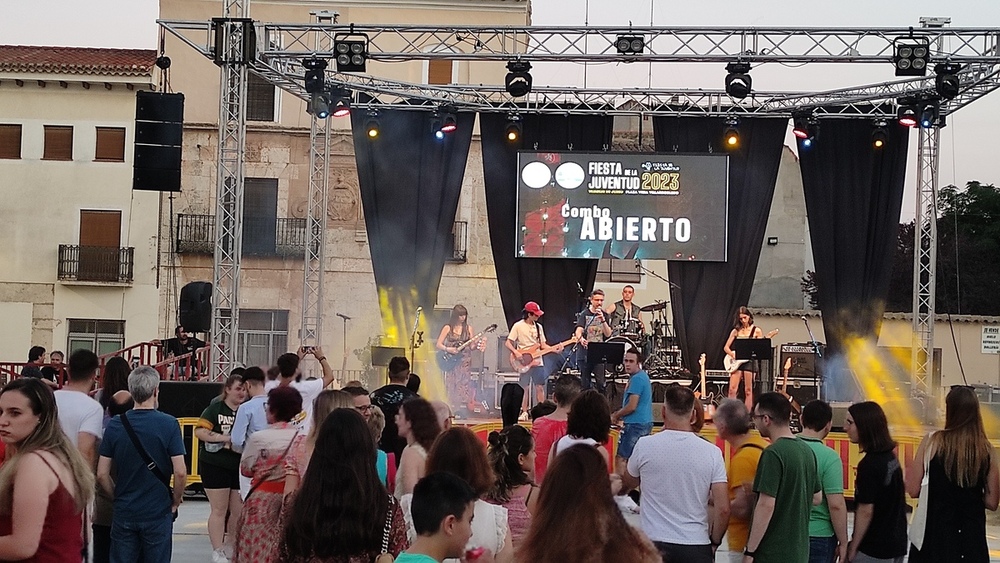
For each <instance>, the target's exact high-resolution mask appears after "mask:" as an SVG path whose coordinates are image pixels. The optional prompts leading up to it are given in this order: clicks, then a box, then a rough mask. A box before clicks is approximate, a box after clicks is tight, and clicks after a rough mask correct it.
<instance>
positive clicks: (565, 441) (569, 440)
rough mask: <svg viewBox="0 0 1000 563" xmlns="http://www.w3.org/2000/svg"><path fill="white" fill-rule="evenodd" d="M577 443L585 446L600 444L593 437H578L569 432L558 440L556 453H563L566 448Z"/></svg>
mask: <svg viewBox="0 0 1000 563" xmlns="http://www.w3.org/2000/svg"><path fill="white" fill-rule="evenodd" d="M577 444H583V445H585V446H593V447H595V448H596V447H597V446H598V445H599V444H598V443H597V440H595V439H593V438H577V437H575V436H570V435H568V434H567V435H566V436H563V437H562V438H559V441H558V442H556V455H559V454H561V453H562V452H563V451H564V450H565V449H566V448H568V447H570V446H575V445H577Z"/></svg>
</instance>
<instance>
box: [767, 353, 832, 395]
mask: <svg viewBox="0 0 1000 563" xmlns="http://www.w3.org/2000/svg"><path fill="white" fill-rule="evenodd" d="M819 346H820V351H823V350H824V349H825V348H826V347H825V346H824V345H822V344H820V345H819ZM789 358H791V360H792V365H791V367H790V368H789V369H788V378H789V379H790V380H791V379H818V380H820V381H822V380H823V360H822V358H820V357H818V356H817V355H816V351H815V350H814V349H813V346H812V344H809V343H798V344H782V345H781V361H780V362H779V363H778V364H777V366H775V367H777V370H776V372H775V373H776V374H777V375H776V376H775V377H776V379H775V384H776V385H781V378H782V370H784V369H785V361H786V360H788V359H789Z"/></svg>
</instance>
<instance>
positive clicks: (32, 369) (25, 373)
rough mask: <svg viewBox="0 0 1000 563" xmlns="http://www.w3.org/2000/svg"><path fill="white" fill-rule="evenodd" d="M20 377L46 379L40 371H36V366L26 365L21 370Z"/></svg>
mask: <svg viewBox="0 0 1000 563" xmlns="http://www.w3.org/2000/svg"><path fill="white" fill-rule="evenodd" d="M21 377H34V378H36V379H48V378H47V377H45V376H44V375H43V374H42V370H40V369H38V364H28V365H26V366H24V367H23V368H21Z"/></svg>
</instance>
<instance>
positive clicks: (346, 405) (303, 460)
mask: <svg viewBox="0 0 1000 563" xmlns="http://www.w3.org/2000/svg"><path fill="white" fill-rule="evenodd" d="M351 408H354V397H352V396H351V394H350V393H347V392H346V391H340V390H333V389H324V390H323V391H320V393H319V395H316V399H314V400H313V415H312V426H310V427H309V434H307V435H302V434H299V435H298V436H297V437H296V438H295V442H294V443H293V444H292V449H291V451H289V452H288V456H287V457H286V458H285V465H286V466H287V467H288V468H289V469H291V470H293V471H295V473H297V474H298V475H305V473H306V468H307V467H309V458H310V457H312V454H313V451H314V450H315V449H316V438H317V436H318V435H319V429H320V427H321V426H323V421H324V420H326V417H327V416H329V415H330V413H331V412H333V411H334V410H335V409H351ZM295 486H297V482H295V481H289V480H286V481H285V494H288V493H290V492H291V491H293V490H295V489H294V487H295Z"/></svg>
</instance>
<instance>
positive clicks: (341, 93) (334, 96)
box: [330, 88, 351, 117]
mask: <svg viewBox="0 0 1000 563" xmlns="http://www.w3.org/2000/svg"><path fill="white" fill-rule="evenodd" d="M330 109H332V110H333V113H332V115H333V116H334V117H347V116H349V115H351V91H350V90H348V89H346V88H334V89H333V90H331V91H330Z"/></svg>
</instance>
